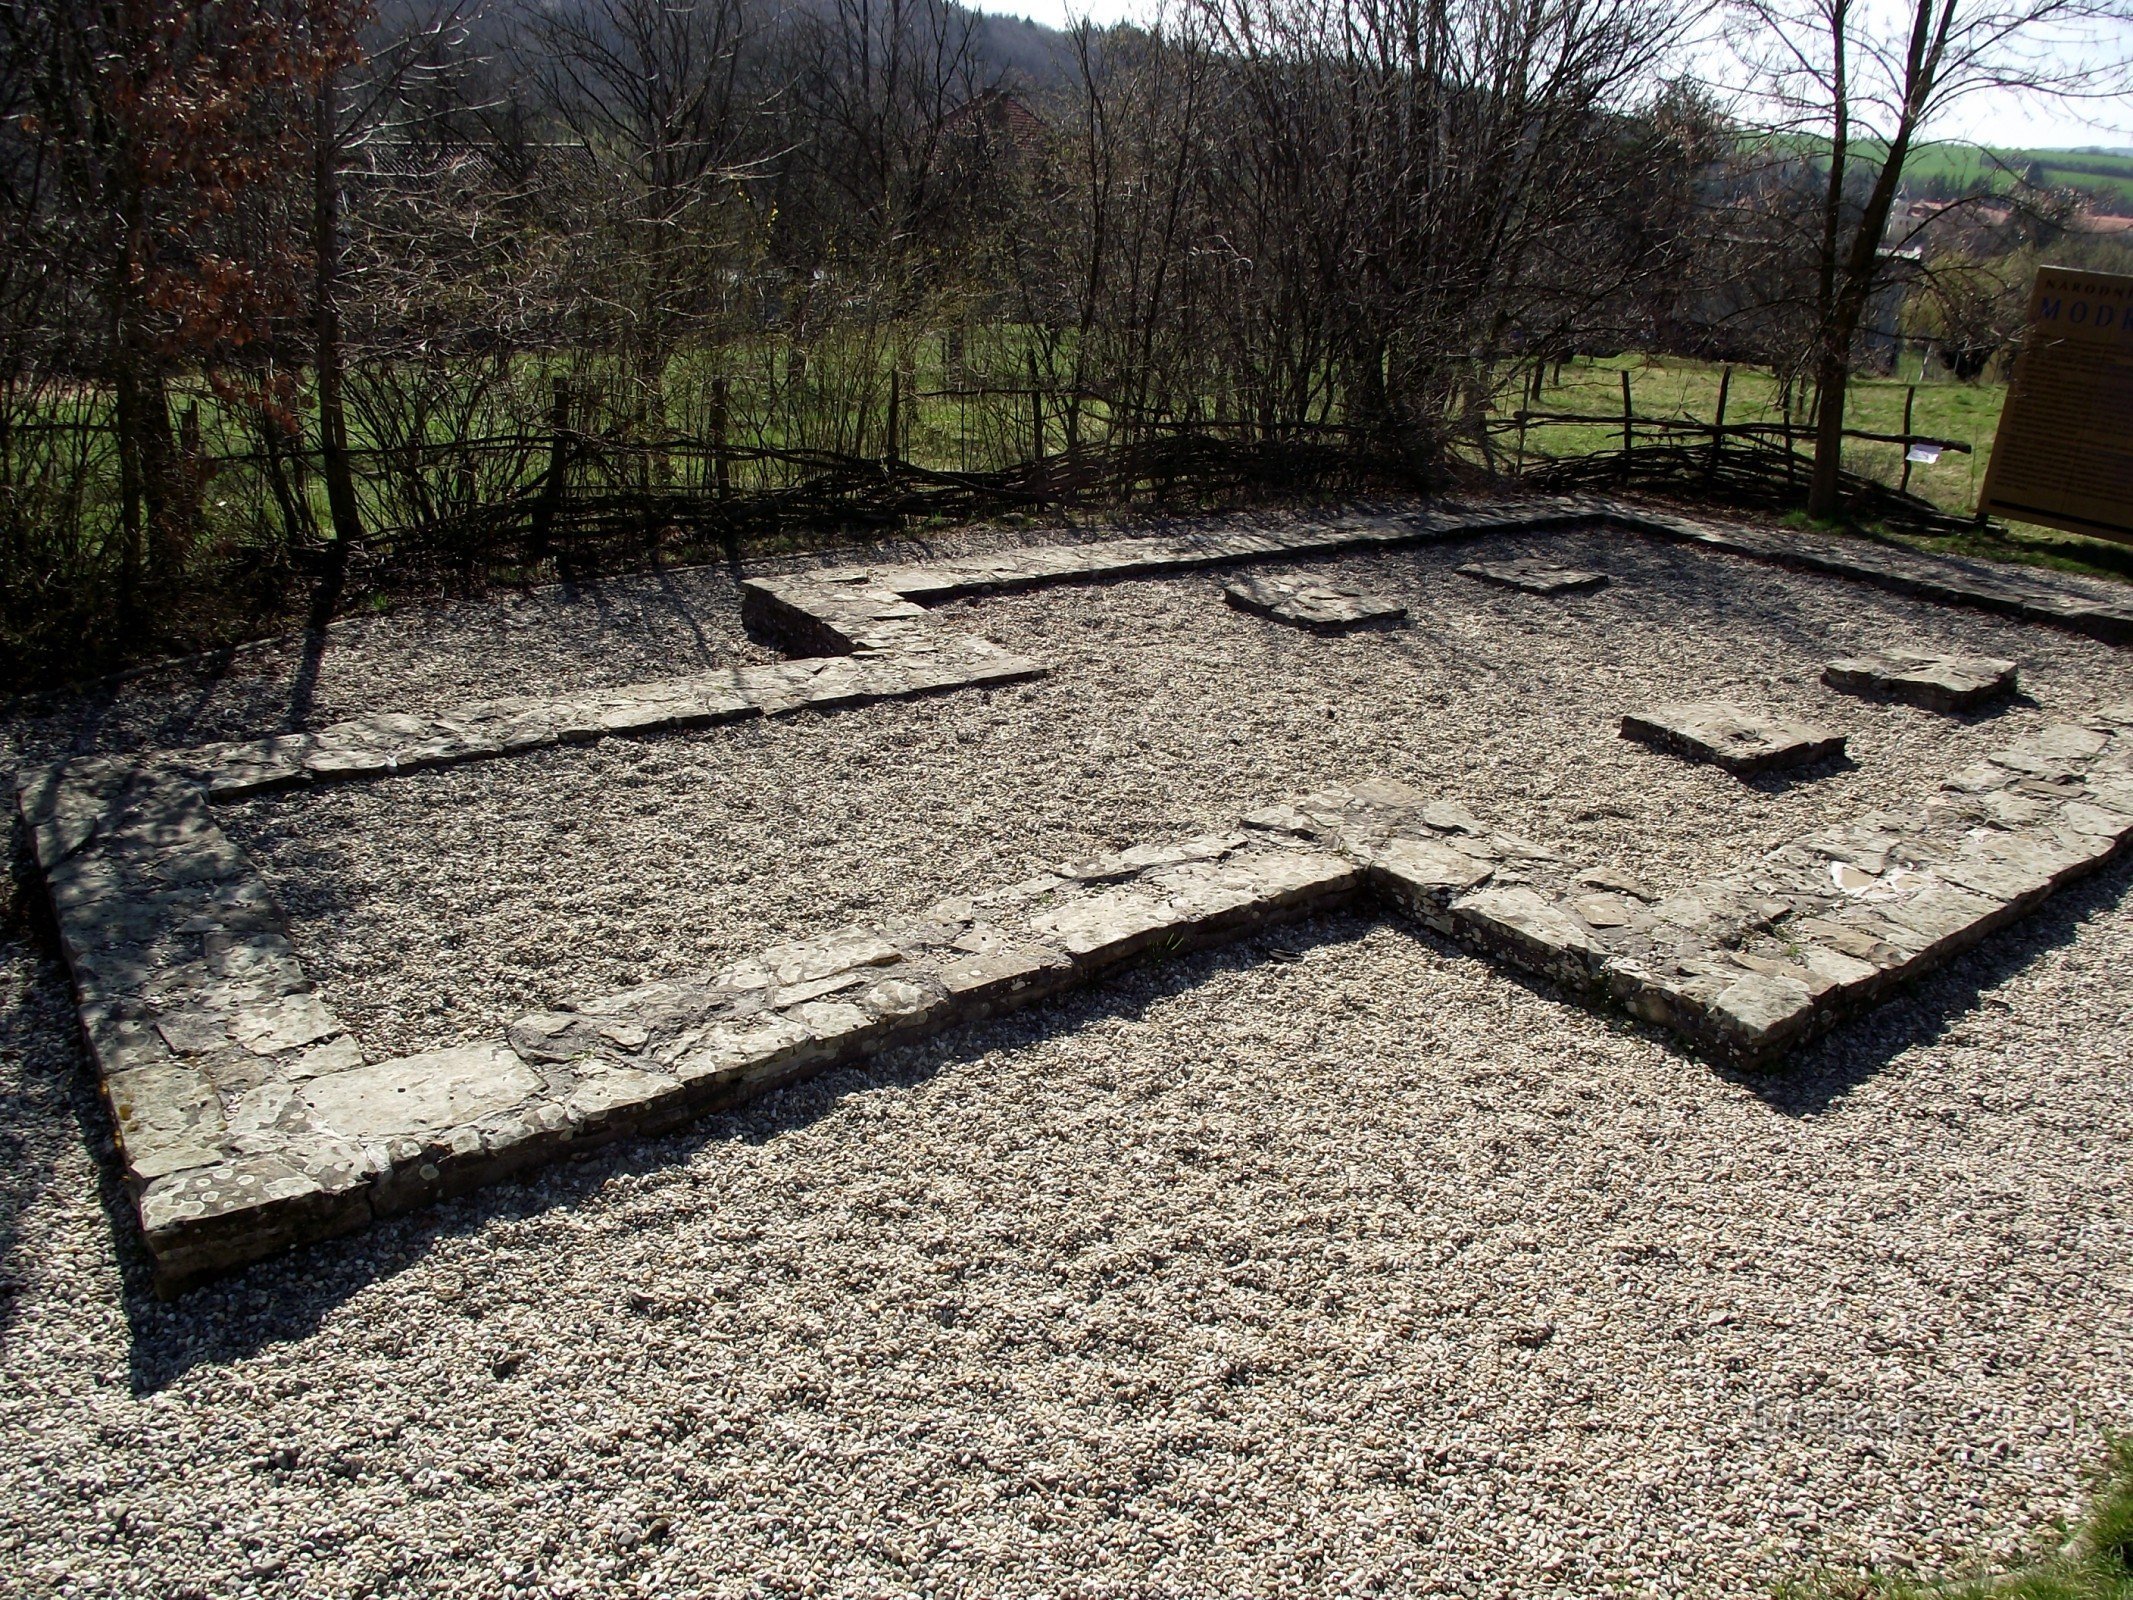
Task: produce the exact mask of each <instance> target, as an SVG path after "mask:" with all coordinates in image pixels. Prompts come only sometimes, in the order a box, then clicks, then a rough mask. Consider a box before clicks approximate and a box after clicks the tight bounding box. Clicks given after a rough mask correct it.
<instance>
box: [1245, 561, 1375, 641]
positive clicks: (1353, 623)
mask: <svg viewBox="0 0 2133 1600" xmlns="http://www.w3.org/2000/svg"><path fill="white" fill-rule="evenodd" d="M1222 598H1223V599H1225V600H1227V601H1228V602H1229V603H1230V604H1231V605H1232V606H1235V607H1236V608H1237V609H1238V610H1239V611H1249V612H1251V613H1253V614H1254V615H1255V616H1261V617H1271V618H1272V619H1273V620H1275V621H1276V622H1288V623H1293V624H1295V625H1296V626H1297V627H1300V628H1309V629H1311V630H1312V631H1313V632H1317V633H1347V632H1350V631H1352V630H1354V629H1357V628H1382V627H1390V626H1392V625H1394V624H1396V623H1399V622H1402V621H1404V620H1406V617H1407V607H1405V606H1403V605H1401V604H1400V603H1399V602H1398V601H1397V600H1389V599H1387V598H1386V597H1385V596H1383V595H1377V594H1372V593H1370V592H1369V591H1368V590H1365V589H1360V588H1357V587H1355V586H1353V585H1350V584H1338V583H1314V582H1310V581H1308V580H1304V579H1291V578H1270V577H1264V576H1261V575H1258V574H1254V575H1252V576H1250V577H1244V578H1236V579H1232V580H1231V581H1230V582H1229V583H1226V584H1224V585H1223V586H1222Z"/></svg>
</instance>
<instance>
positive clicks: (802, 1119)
mask: <svg viewBox="0 0 2133 1600" xmlns="http://www.w3.org/2000/svg"><path fill="white" fill-rule="evenodd" d="M1383 922H1384V919H1383V918H1382V917H1378V916H1373V915H1371V914H1369V913H1368V912H1359V913H1347V914H1333V915H1329V916H1324V917H1317V918H1312V919H1310V920H1308V921H1302V922H1294V923H1288V924H1284V925H1281V926H1277V927H1273V928H1269V929H1265V930H1263V931H1261V932H1259V933H1255V934H1252V935H1248V936H1246V937H1245V938H1243V939H1240V940H1238V941H1236V942H1234V943H1231V944H1225V945H1219V946H1215V947H1213V948H1209V949H1204V950H1197V951H1191V952H1187V953H1183V954H1179V955H1175V956H1171V957H1157V958H1155V959H1151V960H1145V961H1143V962H1140V963H1137V964H1134V965H1132V966H1130V967H1128V968H1127V969H1126V970H1123V971H1121V972H1118V973H1116V974H1115V975H1113V976H1111V977H1110V978H1108V979H1106V980H1105V981H1103V982H1101V983H1097V984H1094V985H1091V986H1089V987H1086V988H1079V989H1072V990H1069V991H1067V992H1066V993H1064V994H1061V995H1059V996H1057V997H1055V998H1053V999H1051V1000H1048V1001H1045V1002H1043V1003H1041V1004H1038V1005H1034V1006H1031V1007H1029V1008H1028V1009H1026V1010H1022V1011H1016V1012H1012V1013H1009V1014H1008V1015H1006V1016H1002V1017H994V1018H990V1019H986V1020H982V1021H974V1022H969V1023H964V1024H961V1025H959V1026H957V1027H954V1028H950V1029H948V1030H947V1031H945V1032H943V1033H940V1034H937V1035H934V1036H932V1037H930V1038H922V1039H919V1040H915V1041H913V1043H912V1044H911V1045H910V1046H908V1047H906V1048H904V1049H902V1050H900V1051H897V1052H894V1053H893V1054H892V1056H891V1057H890V1058H888V1059H886V1060H885V1059H882V1058H875V1059H871V1060H868V1061H864V1062H861V1063H859V1064H857V1065H855V1066H851V1067H846V1068H842V1069H840V1070H838V1071H836V1072H830V1073H825V1074H823V1075H822V1076H821V1077H819V1078H813V1079H809V1080H808V1081H806V1082H804V1083H798V1084H794V1085H793V1086H791V1087H790V1088H787V1089H782V1090H779V1091H777V1092H775V1093H773V1094H769V1095H766V1096H764V1097H763V1098H762V1099H761V1100H758V1101H754V1102H751V1103H750V1104H748V1105H745V1106H741V1107H737V1108H736V1109H734V1110H732V1111H728V1112H721V1113H714V1114H712V1115H709V1116H706V1117H704V1118H702V1119H701V1120H699V1121H697V1122H694V1123H691V1124H690V1125H688V1126H687V1127H685V1128H681V1129H678V1130H676V1131H674V1132H672V1133H666V1134H655V1135H650V1136H639V1137H626V1138H623V1139H619V1140H617V1141H615V1142H614V1143H612V1144H607V1145H601V1146H597V1147H595V1148H593V1149H590V1150H587V1151H585V1152H584V1153H583V1154H582V1155H579V1156H576V1157H572V1158H569V1159H566V1160H564V1161H560V1162H557V1163H554V1164H552V1165H549V1166H544V1167H538V1168H535V1169H533V1170H532V1171H530V1172H528V1173H526V1174H525V1175H524V1176H523V1177H520V1178H515V1179H507V1180H504V1181H502V1182H499V1183H496V1184H492V1185H488V1186H486V1187H483V1188H480V1189H477V1190H475V1191H474V1192H473V1193H471V1194H467V1195H462V1196H460V1197H458V1198H456V1199H452V1200H447V1201H444V1202H442V1203H440V1204H437V1205H434V1206H429V1207H425V1208H422V1209H420V1210H417V1211H414V1212H411V1213H408V1214H407V1215H404V1216H399V1217H393V1218H389V1219H387V1220H386V1221H383V1222H380V1223H377V1224H375V1225H373V1226H371V1227H369V1228H366V1229H364V1230H362V1231H361V1232H358V1233H354V1234H349V1235H345V1236H343V1237H341V1238H338V1239H328V1240H323V1241H320V1242H318V1243H315V1244H307V1245H301V1246H298V1247H297V1248H295V1249H293V1250H290V1251H287V1252H285V1253H283V1254H281V1255H279V1256H274V1257H270V1258H269V1259H267V1260H265V1261H260V1262H255V1263H253V1264H252V1265H250V1266H247V1267H241V1268H239V1269H237V1270H236V1271H234V1272H232V1273H230V1274H228V1275H226V1276H223V1277H220V1278H216V1279H213V1280H210V1281H209V1282H207V1283H204V1284H201V1285H199V1286H198V1287H196V1288H193V1289H191V1290H188V1291H187V1292H186V1293H185V1294H183V1295H181V1296H180V1297H179V1298H177V1299H176V1300H173V1301H164V1300H159V1299H158V1298H157V1297H156V1295H155V1292H154V1289H153V1285H152V1282H151V1275H150V1272H149V1270H148V1265H147V1262H146V1257H145V1253H144V1251H143V1250H142V1248H141V1245H140V1243H139V1231H138V1227H137V1224H136V1222H135V1220H134V1216H133V1211H132V1206H131V1203H130V1202H129V1201H128V1199H127V1197H126V1195H125V1193H124V1189H123V1185H122V1183H120V1181H119V1180H118V1175H117V1172H116V1169H115V1163H114V1162H113V1161H112V1160H111V1159H110V1158H109V1157H108V1156H107V1157H105V1158H104V1159H103V1160H102V1161H101V1162H100V1166H101V1168H102V1169H103V1173H104V1177H105V1182H104V1188H105V1191H106V1197H105V1209H106V1211H107V1213H109V1215H110V1219H111V1225H112V1227H113V1229H114V1230H115V1231H116V1232H117V1233H118V1234H119V1236H120V1239H121V1243H120V1255H121V1258H122V1260H124V1261H125V1262H126V1271H125V1285H124V1295H125V1313H126V1320H127V1326H128V1331H129V1333H130V1335H131V1349H130V1354H129V1362H128V1365H129V1379H130V1382H131V1386H132V1388H133V1391H134V1392H135V1393H136V1394H141V1395H145V1394H153V1393H155V1392H157V1391H159V1390H162V1389H165V1388H168V1387H169V1386H170V1385H171V1384H173V1383H176V1382H178V1381H179V1380H181V1379H182V1378H183V1377H184V1376H185V1375H186V1374H187V1373H188V1372H190V1371H191V1370H192V1369H193V1368H195V1367H200V1366H219V1365H224V1364H227V1363H230V1362H234V1361H242V1360H245V1359H248V1358H249V1357H251V1356H254V1355H256V1354H258V1353H259V1352H260V1351H261V1350H263V1349H265V1348H267V1347H269V1346H271V1345H275V1344H279V1343H283V1342H286V1341H290V1340H298V1339H305V1338H308V1337H310V1336H312V1335H313V1334H315V1333H317V1332H318V1331H319V1329H320V1328H321V1326H322V1325H323V1324H324V1323H325V1322H326V1320H327V1319H328V1318H329V1317H330V1316H331V1315H332V1314H333V1313H334V1312H335V1311H336V1310H337V1309H338V1308H339V1307H340V1306H342V1305H343V1304H344V1303H345V1302H347V1301H348V1300H349V1299H351V1298H353V1297H354V1296H355V1295H357V1294H359V1293H361V1292H362V1291H364V1290H365V1289H368V1288H370V1287H372V1286H373V1285H376V1284H379V1283H383V1282H385V1281H387V1280H390V1279H392V1278H394V1277H396V1276H398V1275H399V1274H400V1273H402V1272H405V1271H407V1270H409V1269H411V1268H415V1267H419V1266H420V1265H421V1264H422V1263H423V1262H425V1261H426V1260H427V1259H428V1258H429V1257H430V1256H431V1255H432V1254H433V1253H434V1251H435V1250H436V1248H437V1246H438V1245H439V1244H440V1243H443V1242H446V1241H449V1240H453V1239H458V1238H462V1237H465V1236H467V1235H470V1234H473V1233H476V1232H479V1231H480V1230H482V1229H484V1228H490V1227H494V1226H497V1225H499V1224H502V1225H509V1224H511V1223H514V1222H523V1221H529V1220H533V1219H537V1218H539V1217H541V1216H544V1215H546V1214H548V1213H551V1212H553V1211H556V1210H557V1209H559V1208H561V1209H568V1208H572V1207H576V1206H579V1205H582V1204H585V1203H587V1202H590V1201H593V1200H595V1199H596V1198H597V1197H598V1195H599V1193H600V1191H601V1190H602V1189H603V1188H605V1187H606V1186H607V1185H609V1184H610V1183H612V1182H614V1181H615V1180H616V1179H618V1178H628V1177H636V1176H645V1175H652V1174H657V1173H661V1172H666V1171H670V1170H673V1169H676V1168H679V1167H681V1166H684V1165H685V1164H686V1163H688V1162H689V1161H690V1160H691V1159H692V1158H693V1157H694V1156H695V1155H696V1154H697V1153H698V1152H699V1151H701V1150H703V1149H705V1148H707V1147H710V1146H715V1145H720V1144H733V1143H739V1144H751V1145H760V1144H766V1143H768V1142H770V1141H771V1140H773V1139H776V1138H778V1137H780V1136H781V1135H784V1134H787V1133H790V1132H793V1131H794V1130H796V1129H800V1128H805V1127H808V1126H810V1125H812V1124H814V1123H816V1122H819V1121H821V1120H822V1119H823V1118H825V1117H827V1116H829V1115H831V1114H833V1113H834V1112H835V1111H836V1110H837V1109H838V1107H839V1106H840V1105H841V1104H842V1103H843V1102H844V1101H845V1100H847V1099H848V1098H850V1097H851V1096H853V1095H855V1094H862V1093H869V1092H872V1091H876V1090H880V1089H910V1088H915V1087H917V1086H918V1085H920V1084H922V1083H925V1082H927V1081H929V1080H931V1079H933V1078H935V1077H937V1076H939V1075H940V1074H941V1073H943V1072H946V1071H951V1070H953V1069H955V1068H956V1067H958V1066H962V1065H965V1064H967V1063H968V1062H971V1061H973V1060H976V1059H977V1058H979V1057H981V1056H984V1055H987V1054H990V1053H993V1052H995V1051H1013V1050H1019V1049H1024V1048H1028V1047H1030V1046H1032V1045H1036V1044H1039V1043H1041V1042H1043V1041H1044V1040H1045V1039H1047V1038H1050V1037H1054V1036H1057V1035H1060V1034H1066V1033H1074V1032H1078V1031H1079V1030H1081V1029H1083V1028H1087V1027H1090V1026H1092V1025H1094V1024H1097V1023H1100V1022H1103V1021H1105V1020H1109V1019H1114V1018H1126V1019H1130V1018H1133V1017H1135V1016H1138V1015H1139V1014H1141V1013H1142V1012H1144V1011H1146V1010H1147V1009H1148V1008H1149V1007H1151V1006H1153V1005H1156V1004H1158V1003H1160V1002H1162V1001H1165V1000H1168V999H1171V998H1173V997H1175V996H1177V995H1180V994H1185V993H1188V992H1190V991H1191V990H1193V989H1196V988H1198V987H1200V986H1201V985H1202V984H1204V983H1206V982H1207V981H1208V980H1209V979H1210V978H1212V977H1214V976H1216V975H1217V974H1219V973H1223V972H1241V971H1245V970H1249V969H1251V968H1255V967H1259V966H1262V965H1264V964H1266V963H1268V962H1270V961H1292V962H1293V961H1301V960H1304V959H1307V958H1308V957H1309V955H1310V953H1311V952H1312V951H1314V950H1317V949H1321V948H1327V947H1331V946H1336V945H1341V944H1346V943H1350V942H1352V941H1354V940H1356V939H1359V938H1361V937H1363V936H1364V935H1365V934H1367V933H1369V932H1370V931H1371V930H1372V929H1374V928H1377V927H1379V926H1381V925H1382V924H1383ZM1425 937H1426V936H1425ZM1430 942H1431V943H1432V944H1434V943H1435V941H1434V940H1432V941H1430ZM1451 948H1452V947H1451V946H1449V945H1446V946H1444V949H1446V950H1447V951H1449V950H1451ZM82 1071H83V1072H84V1073H85V1072H86V1068H83V1069H82ZM84 1081H85V1080H84ZM89 1112H90V1114H91V1115H92V1116H93V1117H94V1118H95V1119H96V1123H97V1125H96V1126H95V1129H94V1131H93V1132H88V1131H87V1130H85V1135H84V1136H85V1137H89V1138H91V1139H93V1140H94V1141H96V1142H97V1145H98V1147H99V1148H102V1147H104V1141H105V1140H106V1138H107V1132H106V1129H105V1127H104V1126H103V1125H102V1111H101V1108H100V1107H99V1106H97V1104H96V1102H95V1098H94V1092H93V1091H91V1092H90V1094H89Z"/></svg>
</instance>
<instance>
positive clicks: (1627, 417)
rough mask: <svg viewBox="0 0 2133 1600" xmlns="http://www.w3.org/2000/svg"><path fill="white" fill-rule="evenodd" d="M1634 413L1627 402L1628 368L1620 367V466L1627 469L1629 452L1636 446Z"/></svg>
mask: <svg viewBox="0 0 2133 1600" xmlns="http://www.w3.org/2000/svg"><path fill="white" fill-rule="evenodd" d="M1635 426H1636V413H1635V412H1634V411H1632V410H1631V409H1630V403H1629V368H1627V367H1624V368H1623V369H1622V468H1623V470H1624V471H1625V472H1626V471H1628V470H1629V453H1630V451H1631V450H1633V449H1635V448H1636V435H1635V432H1634V429H1635Z"/></svg>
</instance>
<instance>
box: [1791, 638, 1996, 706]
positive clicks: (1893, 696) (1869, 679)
mask: <svg viewBox="0 0 2133 1600" xmlns="http://www.w3.org/2000/svg"><path fill="white" fill-rule="evenodd" d="M1822 681H1823V682H1824V683H1826V684H1828V685H1829V686H1830V687H1831V688H1832V689H1842V690H1844V691H1845V692H1846V693H1848V694H1859V695H1872V696H1875V697H1878V698H1881V699H1888V700H1901V701H1904V702H1905V703H1906V704H1908V705H1914V706H1924V707H1925V708H1926V709H1927V710H1928V711H1951V712H1952V711H1970V710H1973V709H1975V708H1976V707H1978V706H1981V705H1984V704H1986V703H1987V702H1988V701H1991V700H1996V699H1999V698H2000V697H2002V696H2004V695H2010V694H2012V693H2014V690H2015V683H2016V666H2015V663H2014V662H2012V661H2008V660H2004V659H2002V658H2001V657H1999V656H1956V655H1934V654H1929V653H1926V652H1922V651H1917V650H1883V651H1877V652H1876V653H1875V654H1873V655H1865V656H1847V657H1845V658H1844V659H1843V660H1841V661H1832V662H1831V663H1830V664H1829V665H1828V666H1827V667H1826V668H1824V669H1823V672H1822Z"/></svg>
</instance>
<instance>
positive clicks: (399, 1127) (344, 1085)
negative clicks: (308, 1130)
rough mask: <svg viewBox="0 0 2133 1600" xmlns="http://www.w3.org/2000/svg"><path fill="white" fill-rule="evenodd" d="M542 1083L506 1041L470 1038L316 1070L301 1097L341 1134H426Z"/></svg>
mask: <svg viewBox="0 0 2133 1600" xmlns="http://www.w3.org/2000/svg"><path fill="white" fill-rule="evenodd" d="M545 1087H546V1085H545V1083H544V1082H543V1080H542V1079H541V1077H540V1075H539V1074H538V1073H536V1072H535V1071H534V1070H533V1069H532V1068H531V1067H529V1066H527V1065H526V1064H525V1063H524V1062H523V1061H521V1060H519V1058H518V1057H517V1056H516V1055H515V1054H513V1053H512V1052H511V1051H510V1050H509V1049H507V1048H506V1047H505V1046H503V1045H501V1044H470V1045H454V1046H451V1047H449V1048H447V1049H443V1050H426V1051H424V1052H422V1053H421V1054H419V1055H412V1056H401V1057H399V1058H398V1059H396V1060H392V1061H381V1062H378V1063H377V1064H375V1065H373V1066H367V1067H355V1068H352V1069H350V1070H348V1071H346V1072H336V1073H332V1074H330V1075H328V1076H326V1077H322V1078H313V1079H311V1080H310V1081H309V1082H307V1083H305V1084H304V1085H303V1087H302V1088H301V1089H300V1090H299V1091H298V1095H297V1098H298V1099H299V1100H300V1101H301V1102H302V1103H303V1105H304V1106H305V1108H306V1109H307V1110H308V1111H309V1113H310V1116H311V1119H312V1121H313V1122H314V1123H315V1124H316V1125H317V1126H318V1127H319V1128H321V1129H323V1130H325V1131H327V1132H330V1133H335V1134H339V1135H340V1136H342V1137H343V1138H348V1139H355V1140H358V1141H364V1142H368V1141H371V1140H378V1139H390V1138H394V1137H403V1138H413V1139H418V1140H426V1139H432V1138H435V1137H436V1136H437V1135H439V1134H442V1133H445V1132H447V1131H448V1130H450V1129H453V1128H456V1127H459V1126H460V1125H462V1124H464V1123H470V1122H473V1121H476V1120H477V1119H479V1118H481V1117H485V1116H489V1115H491V1114H493V1113H495V1112H499V1111H508V1110H510V1109H511V1108H513V1107H514V1106H517V1105H518V1104H519V1103H521V1102H522V1101H526V1100H530V1099H532V1098H534V1097H535V1096H536V1095H538V1094H540V1093H541V1092H542V1091H543V1089H544V1088H545Z"/></svg>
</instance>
